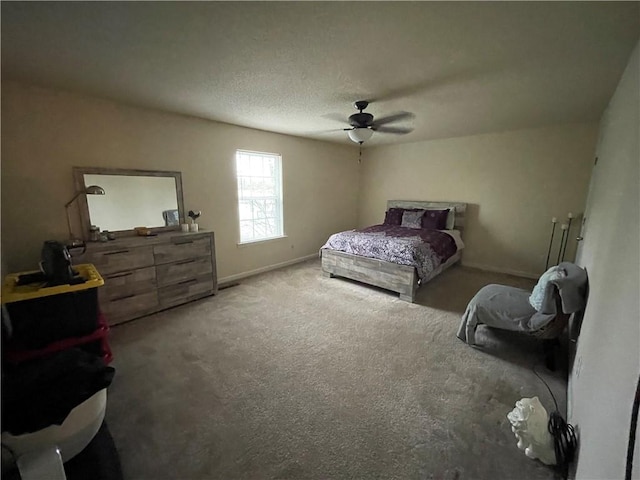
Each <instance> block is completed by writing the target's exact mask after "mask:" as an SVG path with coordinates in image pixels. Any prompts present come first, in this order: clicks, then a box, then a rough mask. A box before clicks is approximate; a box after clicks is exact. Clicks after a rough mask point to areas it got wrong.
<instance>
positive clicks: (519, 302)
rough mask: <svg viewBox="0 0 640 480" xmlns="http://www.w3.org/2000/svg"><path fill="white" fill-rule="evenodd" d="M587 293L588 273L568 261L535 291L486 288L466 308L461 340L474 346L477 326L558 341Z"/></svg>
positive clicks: (503, 287)
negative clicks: (556, 339)
mask: <svg viewBox="0 0 640 480" xmlns="http://www.w3.org/2000/svg"><path fill="white" fill-rule="evenodd" d="M586 292H587V273H586V272H585V270H583V269H582V268H580V267H578V266H577V265H575V264H573V263H569V262H563V263H561V264H559V265H558V266H556V267H552V268H551V269H549V270H547V272H545V273H544V274H543V275H542V277H540V280H539V281H538V284H537V285H536V287H535V288H534V290H533V292H529V291H527V290H523V289H521V288H515V287H508V286H506V285H495V284H492V285H487V286H485V287H483V288H482V289H480V291H479V292H478V293H476V295H475V296H474V297H473V298H472V299H471V301H470V302H469V305H467V309H466V311H465V312H464V315H463V316H462V321H461V322H460V328H459V329H458V338H459V339H460V340H462V341H464V342H467V343H468V344H469V345H475V344H476V335H475V334H476V329H477V328H478V325H486V326H488V327H493V328H500V329H505V330H512V331H516V332H522V333H526V334H528V335H533V336H536V337H538V338H542V339H551V338H557V337H558V336H559V335H560V334H561V333H562V331H563V330H564V328H565V327H566V325H567V322H568V320H569V317H570V315H571V314H572V313H575V312H578V311H580V310H582V309H583V308H584V307H585V304H586ZM534 305H535V307H534ZM536 307H537V308H536Z"/></svg>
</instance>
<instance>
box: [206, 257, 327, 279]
mask: <svg viewBox="0 0 640 480" xmlns="http://www.w3.org/2000/svg"><path fill="white" fill-rule="evenodd" d="M312 258H319V256H318V254H317V253H314V254H312V255H307V256H306V257H300V258H294V259H293V260H287V261H286V262H281V263H276V264H274V265H267V266H266V267H261V268H256V269H255V270H249V271H248V272H242V273H237V274H235V275H229V276H228V277H223V278H219V279H218V284H225V283H229V282H235V281H236V280H240V279H242V278H247V277H252V276H253V275H258V274H259V273H264V272H269V271H271V270H277V269H278V268H282V267H288V266H289V265H295V264H296V263H300V262H305V261H307V260H311V259H312Z"/></svg>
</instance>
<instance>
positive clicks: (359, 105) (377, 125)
mask: <svg viewBox="0 0 640 480" xmlns="http://www.w3.org/2000/svg"><path fill="white" fill-rule="evenodd" d="M354 106H355V107H356V110H358V113H354V114H353V115H351V116H350V117H349V120H348V121H349V125H351V128H345V129H343V130H345V131H346V132H347V135H349V138H350V139H351V140H352V141H354V142H356V143H359V144H360V145H362V144H363V143H364V142H366V141H367V140H369V139H370V138H371V135H373V132H382V133H393V134H396V135H404V134H406V133H410V132H412V131H413V129H412V128H406V127H389V126H387V124H389V123H392V122H398V121H401V120H407V119H410V118H413V117H414V116H415V115H414V114H413V113H409V112H400V113H396V114H393V115H388V116H386V117H382V118H379V119H377V120H375V119H374V118H373V115H371V114H370V113H366V112H363V110H364V109H365V108H367V107H368V106H369V102H368V101H366V100H358V101H357V102H356V103H354Z"/></svg>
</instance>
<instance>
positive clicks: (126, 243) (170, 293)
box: [74, 232, 218, 325]
mask: <svg viewBox="0 0 640 480" xmlns="http://www.w3.org/2000/svg"><path fill="white" fill-rule="evenodd" d="M74 263H92V264H94V265H95V267H96V268H97V269H98V272H100V275H102V278H104V286H102V287H100V288H98V299H99V302H100V309H101V310H102V313H104V315H105V317H106V318H107V320H108V321H109V325H115V324H118V323H122V322H126V321H127V320H132V319H134V318H138V317H141V316H143V315H148V314H150V313H153V312H157V311H160V310H164V309H165V308H169V307H174V306H176V305H180V304H183V303H186V302H190V301H192V300H196V299H198V298H202V297H206V296H209V295H214V294H215V293H216V292H217V290H218V286H217V281H216V254H215V240H214V235H213V233H212V232H199V233H181V232H165V233H159V234H157V235H155V236H150V237H135V236H132V237H122V238H118V239H116V240H111V241H109V242H104V243H101V242H91V243H87V250H86V252H85V253H84V254H83V255H81V256H77V257H74Z"/></svg>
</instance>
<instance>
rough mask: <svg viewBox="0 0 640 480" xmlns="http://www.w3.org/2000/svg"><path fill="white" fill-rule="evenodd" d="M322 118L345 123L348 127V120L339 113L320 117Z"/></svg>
mask: <svg viewBox="0 0 640 480" xmlns="http://www.w3.org/2000/svg"><path fill="white" fill-rule="evenodd" d="M322 118H326V119H328V120H335V121H336V122H340V123H345V124H347V125H349V119H348V118H347V117H345V116H344V115H341V114H339V113H327V114H326V115H322Z"/></svg>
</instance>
